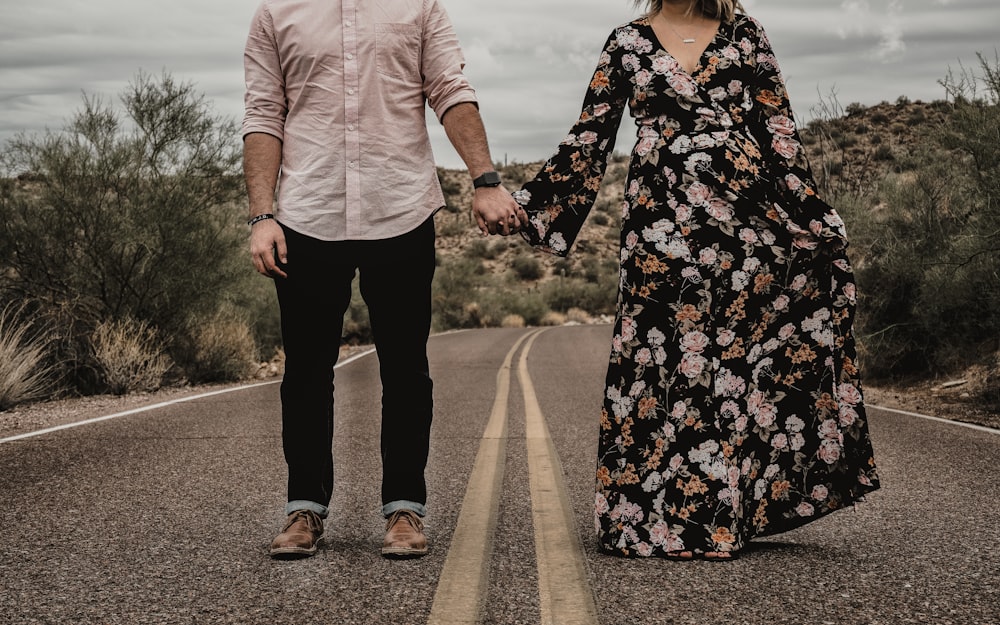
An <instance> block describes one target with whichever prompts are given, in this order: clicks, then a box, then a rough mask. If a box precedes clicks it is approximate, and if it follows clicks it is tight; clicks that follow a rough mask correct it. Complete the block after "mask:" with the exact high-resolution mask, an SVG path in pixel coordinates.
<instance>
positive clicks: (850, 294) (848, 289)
mask: <svg viewBox="0 0 1000 625" xmlns="http://www.w3.org/2000/svg"><path fill="white" fill-rule="evenodd" d="M857 296H858V293H857V288H856V287H855V286H854V283H852V282H848V283H847V284H845V285H844V297H846V298H847V301H849V302H851V303H852V304H853V303H854V302H855V301H856V299H857Z"/></svg>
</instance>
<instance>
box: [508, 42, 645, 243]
mask: <svg viewBox="0 0 1000 625" xmlns="http://www.w3.org/2000/svg"><path fill="white" fill-rule="evenodd" d="M621 56H622V53H621V50H620V47H619V45H618V36H617V32H616V33H612V35H611V36H610V37H609V38H608V41H607V43H606V44H605V46H604V50H603V51H602V52H601V57H600V61H599V62H598V65H597V69H596V70H595V71H594V74H593V77H592V78H591V80H590V85H589V86H588V88H587V94H586V97H585V98H584V103H583V111H582V112H581V113H580V118H579V119H578V120H577V122H576V124H575V125H574V126H573V128H572V129H571V130H570V133H569V135H568V136H567V137H566V138H565V139H564V140H563V141H562V143H560V144H559V149H558V151H557V152H556V153H555V155H553V156H552V157H551V158H550V159H549V160H548V161H546V163H545V165H544V166H543V167H542V169H541V170H540V171H539V172H538V175H537V176H535V178H534V179H533V180H531V181H529V182H527V183H525V184H524V186H523V187H522V188H521V189H520V190H519V191H517V192H515V193H514V199H515V200H517V202H518V203H519V204H520V205H521V206H523V207H524V209H525V211H526V212H527V213H528V216H529V220H530V224H529V226H528V228H527V229H526V230H524V231H522V235H523V236H524V238H525V239H526V240H527V241H528V242H529V243H530V244H531V245H533V246H536V247H538V248H540V249H542V250H544V251H547V252H550V253H553V254H557V255H560V256H566V255H567V254H568V253H569V250H570V248H571V247H572V246H573V242H574V241H575V240H576V237H577V235H578V234H579V233H580V229H581V228H582V227H583V224H584V222H585V221H586V219H587V214H588V213H589V212H590V209H591V208H592V207H593V205H594V201H595V200H596V199H597V192H598V191H599V190H600V188H601V181H602V179H603V178H604V172H605V170H606V168H607V163H608V158H609V156H610V155H611V152H612V150H613V149H614V146H615V137H616V136H617V133H618V127H619V125H620V124H621V119H622V114H623V112H624V110H625V106H626V104H627V102H628V97H629V94H630V84H631V83H630V82H629V81H628V79H627V77H626V75H625V72H624V70H623V69H622V63H621Z"/></svg>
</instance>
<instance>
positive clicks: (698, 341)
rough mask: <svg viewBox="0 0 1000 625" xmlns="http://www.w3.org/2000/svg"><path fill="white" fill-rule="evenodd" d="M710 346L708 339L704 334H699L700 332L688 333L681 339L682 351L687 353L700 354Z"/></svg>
mask: <svg viewBox="0 0 1000 625" xmlns="http://www.w3.org/2000/svg"><path fill="white" fill-rule="evenodd" d="M708 344H709V339H708V337H707V336H706V335H705V334H704V333H703V332H699V331H698V330H694V331H692V332H688V333H687V334H685V335H684V336H682V337H681V349H682V350H684V351H685V352H694V353H698V354H700V353H701V352H703V351H705V348H706V347H708Z"/></svg>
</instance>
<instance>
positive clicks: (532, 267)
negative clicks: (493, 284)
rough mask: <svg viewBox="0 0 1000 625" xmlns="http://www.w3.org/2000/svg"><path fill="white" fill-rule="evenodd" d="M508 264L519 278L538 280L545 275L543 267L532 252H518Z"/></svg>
mask: <svg viewBox="0 0 1000 625" xmlns="http://www.w3.org/2000/svg"><path fill="white" fill-rule="evenodd" d="M510 266H511V269H513V270H514V274H515V275H516V276H517V277H518V278H520V279H521V280H538V279H539V278H541V277H542V276H544V275H545V267H543V266H542V263H541V261H539V260H538V258H536V257H535V256H533V255H532V254H528V253H521V254H518V255H517V256H515V257H514V259H513V260H512V261H511V263H510Z"/></svg>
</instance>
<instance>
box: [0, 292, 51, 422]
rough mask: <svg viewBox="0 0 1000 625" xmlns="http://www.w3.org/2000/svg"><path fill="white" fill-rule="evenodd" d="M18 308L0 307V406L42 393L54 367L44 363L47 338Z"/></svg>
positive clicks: (35, 396)
mask: <svg viewBox="0 0 1000 625" xmlns="http://www.w3.org/2000/svg"><path fill="white" fill-rule="evenodd" d="M21 312H22V310H21V308H20V307H16V306H7V307H6V308H4V309H3V310H2V311H0V410H6V409H7V408H10V407H11V406H14V405H16V404H19V403H22V402H25V401H29V400H32V399H37V398H39V397H43V396H44V395H45V394H46V393H47V392H48V391H49V389H50V388H51V385H52V378H53V374H54V368H53V367H52V366H51V365H48V364H46V339H45V337H44V335H39V334H37V333H35V331H34V330H33V329H32V327H31V325H30V324H29V323H26V322H24V321H22V318H21V317H22V316H21Z"/></svg>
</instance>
